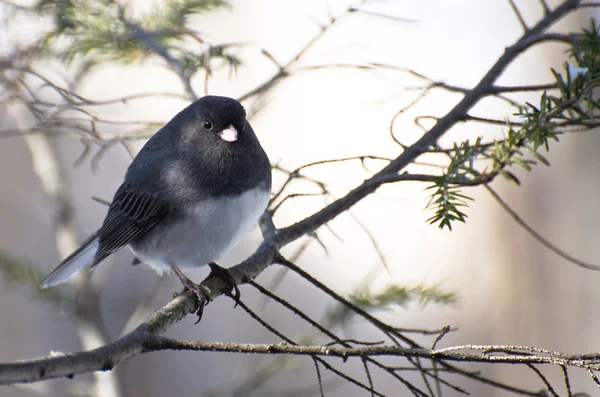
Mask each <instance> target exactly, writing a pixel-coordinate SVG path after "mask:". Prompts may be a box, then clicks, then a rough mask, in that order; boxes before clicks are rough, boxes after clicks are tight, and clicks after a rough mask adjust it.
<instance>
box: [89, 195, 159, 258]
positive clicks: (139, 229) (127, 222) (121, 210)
mask: <svg viewBox="0 0 600 397" xmlns="http://www.w3.org/2000/svg"><path fill="white" fill-rule="evenodd" d="M166 213H167V207H166V205H165V204H164V203H163V202H162V201H160V200H158V199H157V198H156V195H153V194H150V193H147V192H144V191H141V190H139V189H132V188H131V187H130V186H127V185H126V184H123V185H121V187H120V188H119V190H117V193H116V194H115V197H114V199H113V202H112V204H111V206H110V208H109V210H108V214H107V215H106V218H105V219H104V223H103V224H102V227H101V228H100V230H98V238H99V247H98V251H97V252H96V256H95V258H94V263H93V264H92V267H94V266H96V265H97V264H98V263H100V262H101V261H102V260H103V259H104V258H106V257H107V256H108V255H110V254H112V253H113V252H115V251H117V250H118V249H120V248H122V247H124V246H126V245H127V244H129V243H131V242H132V241H133V240H135V239H136V238H137V237H139V236H141V235H143V234H144V233H146V232H148V231H149V230H150V229H152V227H154V226H155V225H156V224H157V223H158V222H160V221H161V220H162V219H163V218H164V216H165V215H166Z"/></svg>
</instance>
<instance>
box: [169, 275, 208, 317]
mask: <svg viewBox="0 0 600 397" xmlns="http://www.w3.org/2000/svg"><path fill="white" fill-rule="evenodd" d="M171 269H173V272H175V274H176V275H177V277H179V280H180V281H181V284H183V292H185V291H186V290H188V291H190V292H193V293H194V294H195V295H196V297H197V298H198V311H196V315H197V316H198V320H197V321H196V322H195V323H194V325H196V324H198V323H199V322H200V320H201V319H202V314H204V306H206V305H208V302H210V296H209V295H208V292H207V291H206V288H205V287H203V286H202V285H200V284H196V283H194V282H193V281H192V280H190V279H189V278H188V277H187V276H186V275H185V274H183V272H182V271H181V269H179V267H177V265H175V264H172V265H171Z"/></svg>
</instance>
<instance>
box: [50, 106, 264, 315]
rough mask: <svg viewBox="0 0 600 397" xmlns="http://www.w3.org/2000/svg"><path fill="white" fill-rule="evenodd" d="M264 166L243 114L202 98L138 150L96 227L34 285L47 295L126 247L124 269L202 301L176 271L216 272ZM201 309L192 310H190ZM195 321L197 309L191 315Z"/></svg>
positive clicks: (250, 215)
mask: <svg viewBox="0 0 600 397" xmlns="http://www.w3.org/2000/svg"><path fill="white" fill-rule="evenodd" d="M270 194H271V165H270V162H269V158H268V157H267V154H266V153H265V151H264V149H263V148H262V146H261V145H260V142H259V141H258V138H257V137H256V135H255V133H254V131H253V129H252V127H251V126H250V123H249V122H248V121H247V119H246V112H245V110H244V107H243V106H242V105H241V104H240V103H239V102H238V101H237V100H235V99H232V98H228V97H223V96H212V95H208V96H204V97H202V98H200V99H198V100H196V101H194V102H193V103H191V104H190V105H189V106H188V107H186V108H185V109H183V110H182V111H180V112H179V113H178V114H177V115H175V117H173V119H171V121H169V122H168V123H167V124H165V125H164V126H163V127H162V128H161V129H160V130H159V131H158V132H156V134H154V135H153V136H152V137H151V138H150V139H149V140H148V141H147V142H146V144H145V145H144V146H143V147H142V149H141V150H140V152H139V153H138V154H137V156H136V157H135V158H134V159H133V161H132V163H131V165H130V166H129V167H128V169H127V172H126V173H125V178H124V181H123V183H122V184H121V186H120V187H119V188H118V189H117V191H116V193H115V195H114V198H113V200H112V202H111V204H110V206H109V208H108V213H107V215H106V217H105V219H104V221H103V223H102V226H101V227H100V228H99V229H98V230H97V231H96V232H95V233H93V234H92V235H91V236H89V237H88V238H87V239H86V240H85V241H84V242H83V243H82V244H81V246H80V247H79V248H78V249H77V250H76V251H75V252H73V253H72V254H71V255H69V256H68V257H67V258H66V259H65V260H64V261H62V263H60V265H58V267H57V268H56V269H54V270H53V271H52V272H51V273H50V274H48V275H47V276H46V277H45V278H44V279H43V280H42V282H41V287H42V288H48V287H52V286H55V285H57V284H60V283H63V282H65V281H67V280H68V279H69V278H70V277H72V276H73V275H74V274H75V273H76V272H77V271H79V270H80V269H82V268H84V267H90V268H94V267H95V266H97V265H98V264H99V263H100V262H102V261H103V260H104V259H105V258H106V257H108V256H109V255H111V254H112V253H114V252H116V251H118V250H120V249H122V248H124V247H126V246H128V247H129V248H130V249H131V251H132V252H133V254H134V257H135V259H134V263H136V262H137V263H143V264H145V265H147V266H149V267H150V268H152V269H153V270H155V271H156V272H157V273H158V274H159V275H162V274H163V273H165V272H167V273H174V274H175V275H177V277H178V278H179V279H180V280H181V282H182V284H183V285H184V287H185V288H187V289H188V290H191V291H192V292H194V293H195V294H196V295H197V296H198V297H199V298H200V295H203V296H204V298H205V299H204V302H206V303H207V302H208V299H207V298H208V297H207V295H206V293H205V292H204V291H203V290H202V288H201V286H200V285H198V284H195V283H194V282H193V281H191V280H190V279H189V278H188V277H187V276H186V274H185V273H184V270H188V269H193V268H197V267H200V266H204V265H209V266H210V268H211V273H217V275H218V276H221V277H222V278H223V279H224V280H225V281H226V282H228V283H229V285H230V286H231V287H232V289H234V288H235V290H236V293H237V298H236V299H239V289H237V286H236V285H235V282H234V281H233V279H232V277H231V275H230V274H229V272H228V270H227V269H223V268H221V267H220V266H219V265H217V264H216V261H217V260H219V259H220V258H221V257H222V256H223V255H225V254H226V253H227V252H228V251H229V250H230V249H231V248H233V247H234V246H235V245H236V244H237V243H239V241H240V240H241V239H242V237H244V235H246V234H247V233H248V232H249V231H250V230H251V229H252V228H253V226H254V225H255V224H256V223H257V222H258V219H259V218H260V216H261V215H262V214H263V212H264V211H265V210H266V208H267V205H268V202H269V198H270ZM200 306H202V305H200ZM198 316H199V317H200V316H201V309H199V311H198Z"/></svg>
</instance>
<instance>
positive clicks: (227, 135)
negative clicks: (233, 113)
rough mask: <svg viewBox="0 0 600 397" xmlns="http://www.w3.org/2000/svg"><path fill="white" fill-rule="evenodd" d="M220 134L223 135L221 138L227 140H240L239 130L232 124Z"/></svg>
mask: <svg viewBox="0 0 600 397" xmlns="http://www.w3.org/2000/svg"><path fill="white" fill-rule="evenodd" d="M219 135H220V136H221V139H223V140H224V141H226V142H235V141H237V140H238V131H237V130H236V129H235V127H234V126H232V125H230V126H229V127H227V128H225V129H224V130H223V131H221V134H219Z"/></svg>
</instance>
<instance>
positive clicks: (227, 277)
mask: <svg viewBox="0 0 600 397" xmlns="http://www.w3.org/2000/svg"><path fill="white" fill-rule="evenodd" d="M208 266H209V267H210V274H209V275H208V277H211V276H216V277H219V278H220V279H221V280H223V281H224V282H225V283H226V284H227V286H228V287H229V295H230V296H231V297H232V298H233V300H234V301H235V306H233V307H236V306H237V305H238V303H239V302H240V296H241V295H240V289H239V288H238V286H237V283H236V282H235V279H234V278H233V276H232V275H231V271H229V269H225V268H224V267H221V266H219V265H217V264H216V263H215V262H210V263H209V264H208Z"/></svg>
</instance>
